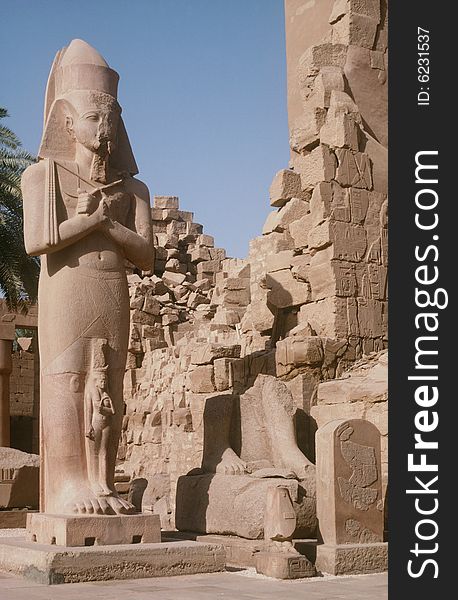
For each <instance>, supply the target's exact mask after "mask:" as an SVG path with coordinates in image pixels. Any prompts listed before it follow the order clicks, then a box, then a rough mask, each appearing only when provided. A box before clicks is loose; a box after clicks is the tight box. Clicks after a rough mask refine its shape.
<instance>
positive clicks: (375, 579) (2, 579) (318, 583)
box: [0, 529, 388, 600]
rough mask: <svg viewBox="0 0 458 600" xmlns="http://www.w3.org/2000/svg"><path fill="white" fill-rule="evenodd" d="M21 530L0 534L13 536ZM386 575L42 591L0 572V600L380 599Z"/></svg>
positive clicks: (242, 576)
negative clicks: (122, 599) (123, 599)
mask: <svg viewBox="0 0 458 600" xmlns="http://www.w3.org/2000/svg"><path fill="white" fill-rule="evenodd" d="M21 532H22V531H21V530H12V529H10V530H3V531H2V533H1V534H0V536H2V537H3V536H4V537H7V536H8V537H9V536H12V537H16V536H17V535H18V533H19V534H20V533H21ZM387 597H388V592H387V575H386V574H378V575H359V576H353V577H348V576H347V577H332V576H325V577H317V578H313V579H298V580H296V581H279V580H277V579H271V578H269V577H264V575H258V574H257V573H256V572H255V570H254V569H247V570H244V571H231V572H226V573H209V574H202V575H184V576H182V577H160V578H156V579H135V580H134V579H130V580H127V581H100V582H97V583H71V584H70V583H69V584H64V585H53V586H46V585H40V584H38V583H32V582H30V581H28V580H26V579H20V578H18V577H13V576H11V575H8V574H6V573H0V598H1V600H120V599H121V598H125V599H126V600H218V599H219V598H222V599H224V600H269V599H272V600H386V599H387Z"/></svg>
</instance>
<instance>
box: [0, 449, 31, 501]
mask: <svg viewBox="0 0 458 600" xmlns="http://www.w3.org/2000/svg"><path fill="white" fill-rule="evenodd" d="M38 479H39V457H38V456H37V455H35V454H27V453H26V452H21V451H20V450H16V449H15V448H5V447H3V448H0V509H5V508H27V507H28V508H38V494H39V483H38Z"/></svg>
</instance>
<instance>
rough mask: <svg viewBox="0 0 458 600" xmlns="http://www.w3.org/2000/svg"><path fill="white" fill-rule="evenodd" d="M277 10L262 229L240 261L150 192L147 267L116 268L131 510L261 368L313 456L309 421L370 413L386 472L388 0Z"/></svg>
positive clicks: (159, 503) (189, 452)
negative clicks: (282, 392)
mask: <svg viewBox="0 0 458 600" xmlns="http://www.w3.org/2000/svg"><path fill="white" fill-rule="evenodd" d="M285 6H286V9H285V24H286V40H287V64H288V110H289V129H290V131H289V136H290V147H291V158H290V163H289V165H284V167H285V168H284V169H282V170H281V171H279V172H278V173H277V174H276V175H275V177H274V179H273V182H272V186H271V188H270V192H269V196H270V205H271V212H270V213H269V214H268V215H267V218H266V222H265V225H264V227H263V231H262V233H261V235H259V236H258V237H257V238H255V239H254V240H252V241H251V243H250V250H249V254H248V256H247V257H246V258H245V259H243V260H241V259H229V258H226V255H225V252H224V250H223V249H220V248H214V245H213V238H212V237H211V236H208V235H206V234H204V233H203V230H202V226H201V225H199V224H195V223H194V222H193V217H192V214H191V213H187V212H185V211H180V210H179V206H178V199H177V198H174V197H159V198H156V199H155V204H154V207H153V209H152V211H153V227H154V233H155V236H156V238H155V245H156V246H157V260H156V267H155V273H154V274H151V275H149V276H145V277H144V278H143V279H141V278H140V277H139V276H138V275H135V274H132V275H130V276H129V279H130V291H131V310H132V312H131V339H130V345H129V359H128V365H127V367H128V369H127V371H126V378H125V400H126V406H127V408H126V416H125V419H124V426H123V433H122V441H121V446H120V451H119V459H120V465H119V468H120V469H121V468H122V469H124V470H125V471H126V472H128V473H130V474H131V475H132V477H133V478H145V479H146V480H147V482H148V487H147V489H146V492H145V496H144V502H143V504H144V507H145V508H148V507H150V508H151V509H152V507H153V505H154V510H155V511H156V512H158V513H159V514H161V519H162V523H163V526H165V527H171V526H173V525H174V502H175V488H176V482H177V479H178V477H179V476H180V475H183V474H186V473H187V472H188V471H189V470H191V469H193V468H196V467H199V466H200V463H201V459H202V448H203V435H204V432H203V412H204V407H205V402H206V401H207V399H208V398H210V397H214V396H217V395H219V394H221V395H224V396H227V395H228V394H230V395H232V396H233V397H234V398H236V397H237V396H238V395H239V394H240V393H243V392H244V391H245V390H247V389H248V388H250V387H251V386H252V385H253V383H254V381H255V379H256V376H257V375H258V374H260V373H264V374H270V375H274V376H276V377H278V378H280V379H282V380H283V381H285V382H287V384H288V386H289V388H290V390H291V392H292V394H293V397H294V399H295V402H296V404H297V409H298V410H297V414H296V425H297V436H298V443H299V446H300V447H301V449H302V450H303V451H304V453H305V454H306V455H307V456H309V458H311V459H312V460H313V458H314V431H315V430H316V427H317V426H321V425H323V424H324V423H326V422H327V421H329V420H333V419H336V418H342V417H344V418H366V419H368V420H370V421H372V422H373V423H374V424H375V425H376V426H377V427H378V428H379V430H380V431H381V433H382V436H383V439H382V460H383V463H384V465H385V466H384V469H385V473H384V477H385V482H386V461H387V393H386V353H385V349H386V347H387V343H388V340H387V287H386V283H387V266H388V265H387V178H386V175H387V164H386V160H387V156H386V141H387V133H386V127H387V109H386V106H387V105H386V95H387V83H386V25H387V22H386V9H385V5H384V2H379V0H348V1H342V0H337V1H336V2H330V1H328V0H317V1H316V2H314V1H312V2H300V1H298V0H286V3H285ZM279 166H281V165H279ZM266 213H267V190H266ZM355 363H356V364H355ZM348 369H351V370H350V372H348ZM369 371H370V374H368V373H369ZM366 376H367V377H366ZM371 377H372V379H373V378H374V377H375V380H376V382H377V385H375V384H374V382H373V381H372V380H371ZM368 381H369V383H368ZM371 381H372V383H371ZM349 382H351V383H349ZM374 385H375V390H376V391H375V392H374V391H373V390H372V391H371V389H372V388H371V386H372V387H374Z"/></svg>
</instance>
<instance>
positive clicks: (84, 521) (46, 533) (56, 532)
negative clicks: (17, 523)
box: [27, 513, 161, 547]
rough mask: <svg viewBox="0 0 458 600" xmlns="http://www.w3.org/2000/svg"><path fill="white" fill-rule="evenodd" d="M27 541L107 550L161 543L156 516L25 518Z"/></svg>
mask: <svg viewBox="0 0 458 600" xmlns="http://www.w3.org/2000/svg"><path fill="white" fill-rule="evenodd" d="M27 540H28V541H30V542H37V543H39V544H50V545H57V546H66V547H74V546H106V545H114V544H140V543H143V544H145V543H155V542H160V541H161V523H160V517H159V515H152V514H150V515H145V514H139V515H113V516H111V515H84V516H83V515H75V516H72V515H49V514H47V513H32V514H30V513H29V515H28V516H27Z"/></svg>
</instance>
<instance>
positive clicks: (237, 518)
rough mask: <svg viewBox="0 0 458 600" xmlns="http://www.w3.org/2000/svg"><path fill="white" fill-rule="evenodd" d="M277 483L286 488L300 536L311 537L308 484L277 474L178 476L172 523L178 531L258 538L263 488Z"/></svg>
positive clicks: (312, 501) (312, 525) (312, 503)
mask: <svg viewBox="0 0 458 600" xmlns="http://www.w3.org/2000/svg"><path fill="white" fill-rule="evenodd" d="M278 485H281V486H285V487H286V488H287V489H288V490H290V494H291V497H292V499H293V507H294V510H295V515H296V517H297V521H298V523H297V530H298V531H300V532H301V535H302V536H305V537H313V535H314V528H315V516H314V515H315V499H314V498H313V497H310V496H309V495H308V494H310V493H311V491H310V489H309V488H310V486H306V485H304V486H303V485H302V484H301V483H300V482H297V481H296V480H295V479H283V478H280V477H268V478H261V479H258V478H256V477H252V476H249V475H237V476H228V475H220V474H216V475H211V474H205V475H192V476H185V477H181V478H180V479H179V481H178V487H177V508H176V526H177V528H178V529H179V530H180V531H196V532H200V533H209V534H212V533H214V534H224V535H238V536H240V537H242V538H247V539H262V538H263V535H264V514H265V507H266V497H267V492H268V490H269V489H270V488H272V487H276V486H278ZM306 488H308V489H306Z"/></svg>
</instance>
